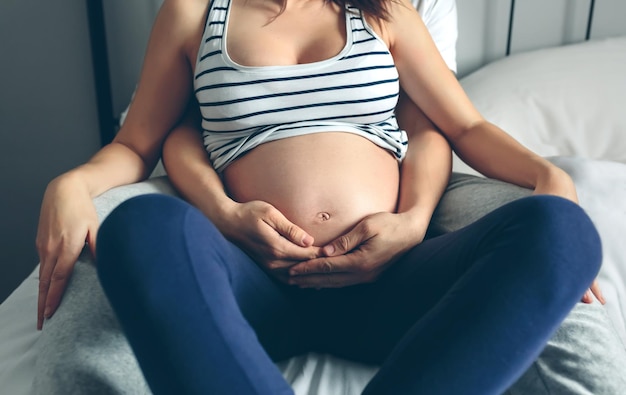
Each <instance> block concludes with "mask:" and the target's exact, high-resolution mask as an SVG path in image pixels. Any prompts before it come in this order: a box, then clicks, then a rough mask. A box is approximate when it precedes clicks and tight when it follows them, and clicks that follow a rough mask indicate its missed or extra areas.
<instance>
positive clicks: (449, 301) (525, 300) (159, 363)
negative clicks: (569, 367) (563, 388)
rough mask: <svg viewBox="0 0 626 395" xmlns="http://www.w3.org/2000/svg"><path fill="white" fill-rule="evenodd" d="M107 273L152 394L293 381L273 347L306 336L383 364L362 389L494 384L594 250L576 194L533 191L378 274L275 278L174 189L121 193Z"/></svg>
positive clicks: (591, 263)
mask: <svg viewBox="0 0 626 395" xmlns="http://www.w3.org/2000/svg"><path fill="white" fill-rule="evenodd" d="M97 245H98V256H97V262H98V273H99V276H100V280H101V282H102V285H103V287H104V290H105V292H106V295H107V297H108V298H109V300H110V302H111V304H112V306H113V308H114V310H115V312H116V314H117V316H118V318H119V320H120V322H121V325H122V327H123V329H124V331H125V333H126V335H127V337H128V339H129V342H130V344H131V346H132V348H133V350H134V352H135V354H136V356H137V359H138V361H139V364H140V366H141V368H142V370H143V372H144V375H145V376H146V379H147V381H148V383H149V385H150V387H151V389H152V391H153V392H154V393H155V394H174V393H181V394H182V393H184V394H211V395H221V394H224V395H232V394H237V395H246V394H266V395H282V394H293V390H292V389H291V388H290V387H289V385H288V384H287V382H286V381H285V380H284V379H283V377H282V375H281V372H280V371H279V370H278V369H277V367H276V365H275V364H274V361H278V360H282V359H285V358H288V357H291V356H294V355H298V354H301V353H304V352H307V351H316V352H324V353H331V354H334V355H336V356H339V357H342V358H348V359H352V360H356V361H361V362H365V363H375V364H379V365H381V368H380V370H379V372H378V373H377V374H376V375H375V376H374V378H373V379H372V380H371V382H370V383H369V384H368V385H367V387H366V388H365V390H364V392H363V393H364V394H367V395H372V394H428V395H436V394H465V395H472V394H477V395H478V394H479V395H489V394H501V393H502V392H504V391H505V390H506V389H507V388H508V387H509V386H510V385H511V384H513V383H514V381H515V380H516V379H517V378H518V377H519V376H520V375H521V374H522V373H523V372H524V371H525V370H526V369H527V368H528V367H529V366H530V364H531V363H532V362H533V360H534V359H535V358H536V357H537V356H538V355H539V353H540V352H541V350H542V348H543V347H544V345H545V343H546V342H547V341H548V339H549V337H550V336H551V334H552V333H553V332H554V331H555V330H556V328H557V327H558V326H559V324H560V323H561V321H562V320H563V319H564V318H565V316H566V315H567V314H568V312H569V311H570V309H571V308H572V307H573V306H574V305H575V304H576V302H578V301H579V300H580V298H581V297H582V295H583V293H584V292H585V290H586V289H587V287H588V286H589V285H590V284H591V282H592V281H593V279H594V278H595V276H596V275H597V273H598V271H599V267H600V261H601V248H600V240H599V237H598V234H597V232H596V230H595V228H594V226H593V224H592V223H591V221H590V219H589V218H588V217H587V215H586V214H585V213H584V212H583V210H582V209H580V208H579V207H578V206H577V205H575V204H573V203H571V202H569V201H566V200H564V199H561V198H557V197H550V196H533V197H527V198H522V199H520V200H517V201H515V202H512V203H509V204H507V205H505V206H503V207H501V208H499V209H497V210H495V211H494V212H492V213H490V214H488V215H487V216H485V217H483V218H482V219H480V220H478V221H477V222H475V223H473V224H471V225H469V226H467V227H465V228H463V229H460V230H458V231H455V232H452V233H448V234H445V235H442V236H437V237H433V238H430V239H427V240H426V241H424V242H423V243H421V244H420V245H418V246H416V247H414V248H413V249H412V250H411V251H409V252H408V253H407V254H406V255H405V256H404V257H403V258H402V259H401V260H399V261H398V262H396V263H395V264H393V265H392V266H391V267H390V268H389V269H388V270H387V271H386V272H385V273H384V274H383V275H382V276H381V277H380V278H379V280H377V281H376V282H374V283H371V284H364V285H357V286H351V287H345V288H341V289H323V290H319V291H317V290H301V289H299V288H297V287H293V286H288V285H284V284H281V283H279V282H277V281H275V280H274V279H272V278H271V277H270V276H268V275H267V274H266V273H265V272H264V271H262V270H261V269H260V268H259V267H258V266H257V265H256V264H255V262H254V261H253V260H251V259H250V258H249V257H248V256H247V255H246V254H245V253H244V252H242V250H240V249H239V248H238V247H237V246H235V245H234V244H232V243H230V242H229V241H227V240H226V239H225V238H224V237H223V236H222V235H221V234H220V232H219V231H218V230H217V229H216V228H215V227H214V226H213V224H212V223H211V222H210V221H209V220H207V218H206V217H205V216H204V215H203V214H202V213H201V212H199V211H198V210H196V209H195V208H194V207H192V206H190V205H189V204H187V203H185V202H183V201H182V200H180V199H178V198H173V197H167V196H162V195H146V196H140V197H136V198H133V199H131V200H129V201H126V202H125V203H123V204H122V205H120V206H119V207H118V208H117V209H116V210H114V212H113V213H112V214H111V215H110V216H109V217H108V218H107V219H106V220H105V221H104V223H103V224H102V226H101V228H100V232H99V235H98V244H97Z"/></svg>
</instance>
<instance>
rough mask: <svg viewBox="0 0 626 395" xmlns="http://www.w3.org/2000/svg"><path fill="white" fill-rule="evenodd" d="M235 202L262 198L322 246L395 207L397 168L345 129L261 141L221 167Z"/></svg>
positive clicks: (382, 153) (386, 156)
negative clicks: (266, 141) (230, 162)
mask: <svg viewBox="0 0 626 395" xmlns="http://www.w3.org/2000/svg"><path fill="white" fill-rule="evenodd" d="M224 183H225V185H226V188H227V190H228V192H229V194H230V195H231V197H232V198H233V199H235V200H236V201H239V202H247V201H252V200H262V201H265V202H268V203H270V204H272V205H273V206H274V207H276V208H277V209H278V210H280V211H281V212H282V213H283V214H284V215H285V216H286V217H287V218H288V219H289V220H290V221H291V222H293V223H295V224H296V225H298V226H300V227H301V228H303V229H304V230H305V231H306V232H308V233H309V234H310V235H311V236H313V237H314V239H315V242H314V244H315V245H317V246H322V245H324V244H326V243H327V242H329V241H331V240H333V239H334V238H336V237H337V236H339V235H341V234H343V233H345V232H347V231H348V230H350V229H351V228H352V227H353V226H354V225H356V224H357V223H358V222H359V221H360V220H361V219H363V218H364V217H366V216H368V215H370V214H373V213H377V212H382V211H386V212H393V211H395V208H396V204H397V200H398V186H399V168H398V162H397V160H396V159H395V158H394V157H393V156H392V155H391V154H390V153H389V152H387V151H386V150H384V149H382V148H380V147H378V146H377V145H375V144H373V143H372V142H370V141H368V140H367V139H365V138H363V137H360V136H358V135H354V134H350V133H316V134H309V135H304V136H298V137H291V138H287V139H283V140H278V141H273V142H269V143H265V144H262V145H260V146H258V147H256V148H255V149H253V150H252V151H251V152H249V153H247V154H246V155H245V156H243V157H241V158H239V159H238V160H237V161H235V162H234V163H232V164H231V165H230V166H228V167H227V168H226V170H225V171H224Z"/></svg>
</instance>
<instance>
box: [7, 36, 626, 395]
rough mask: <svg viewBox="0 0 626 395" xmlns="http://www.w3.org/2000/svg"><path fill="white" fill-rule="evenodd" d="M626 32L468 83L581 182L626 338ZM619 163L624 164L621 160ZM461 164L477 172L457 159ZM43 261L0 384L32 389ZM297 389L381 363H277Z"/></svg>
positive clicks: (478, 100) (15, 300)
mask: <svg viewBox="0 0 626 395" xmlns="http://www.w3.org/2000/svg"><path fill="white" fill-rule="evenodd" d="M625 71H626V37H622V38H616V39H611V40H605V41H602V42H590V43H586V44H581V45H575V46H570V47H561V48H555V49H546V50H540V51H537V52H533V53H529V54H522V55H517V56H514V57H511V58H508V59H505V60H503V61H500V62H496V63H494V64H491V65H488V66H487V67H485V68H483V69H481V70H479V71H478V72H477V73H474V74H472V75H470V76H468V77H466V78H465V79H464V80H463V81H462V83H463V85H464V87H465V89H466V90H467V92H468V94H469V96H470V98H471V99H472V100H473V101H474V103H475V104H476V106H477V107H478V109H479V110H480V111H481V112H482V113H483V114H484V115H485V117H486V118H487V119H490V120H492V121H494V122H495V123H496V124H498V125H500V126H502V127H503V128H504V129H505V130H507V131H509V132H510V133H511V134H512V135H513V136H514V137H516V138H517V139H518V140H520V141H522V142H523V143H524V144H525V145H527V146H528V147H530V148H531V149H533V150H535V151H536V152H538V153H539V154H541V155H544V156H551V155H575V156H579V157H586V158H595V159H602V160H589V159H583V158H561V159H558V160H557V163H559V164H560V165H561V166H562V167H563V168H565V169H566V170H567V171H568V172H569V173H570V174H571V175H572V176H573V178H574V180H575V181H576V184H577V187H578V191H579V195H580V201H581V205H582V206H583V207H584V208H585V209H586V210H587V211H588V212H589V214H590V216H591V217H592V219H593V220H594V222H595V223H596V225H597V227H598V229H599V231H600V233H601V236H602V238H603V251H604V264H603V267H602V270H601V273H600V282H601V285H602V287H603V291H604V294H605V295H606V297H607V299H608V301H609V302H608V304H607V307H608V310H609V314H610V316H611V318H612V320H613V322H614V323H615V324H616V327H617V329H618V331H619V332H620V335H621V336H622V338H623V339H624V340H625V341H626V285H625V284H626V251H625V248H624V243H623V235H624V234H626V203H625V202H626V111H625V110H626V73H625ZM619 162H622V163H619ZM455 170H456V171H461V172H467V173H473V171H472V170H471V169H469V168H467V166H465V165H464V164H463V163H462V162H460V161H459V160H458V159H455ZM36 295H37V269H35V270H34V271H33V273H32V274H31V275H30V276H29V277H28V278H27V279H25V280H24V282H23V283H22V284H21V285H20V286H19V287H18V288H17V289H16V290H15V291H14V292H13V293H12V294H11V295H10V296H9V298H8V299H7V300H6V301H5V302H4V303H3V304H2V305H0V389H1V390H0V391H2V393H6V394H12V395H22V394H24V395H25V394H29V393H30V388H31V382H32V378H33V372H34V364H35V357H36V356H35V352H34V345H35V343H36V342H37V338H38V332H37V331H36V329H35V311H36V301H37V299H36ZM280 366H281V369H282V370H283V372H284V375H285V377H286V378H287V379H288V380H289V381H290V382H291V383H292V384H293V386H294V389H295V391H296V393H297V394H298V395H305V394H306V395H323V394H328V395H334V394H345V395H351V394H358V393H360V391H361V389H362V388H363V387H364V385H365V383H366V382H367V381H368V380H369V378H370V377H371V376H372V375H373V374H374V373H375V371H376V368H375V367H371V366H363V365H358V364H353V363H349V362H346V361H342V360H339V359H336V358H333V357H329V356H325V355H315V354H310V355H306V356H302V357H299V358H294V359H292V360H290V361H288V362H285V363H283V364H281V365H280Z"/></svg>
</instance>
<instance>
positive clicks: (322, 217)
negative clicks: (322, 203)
mask: <svg viewBox="0 0 626 395" xmlns="http://www.w3.org/2000/svg"><path fill="white" fill-rule="evenodd" d="M315 218H316V219H317V220H318V221H320V222H326V221H328V220H329V219H330V214H329V213H327V212H326V211H320V212H319V213H317V215H316V217H315Z"/></svg>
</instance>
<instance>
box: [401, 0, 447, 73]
mask: <svg viewBox="0 0 626 395" xmlns="http://www.w3.org/2000/svg"><path fill="white" fill-rule="evenodd" d="M412 2H413V6H415V8H416V9H417V11H418V12H419V13H420V15H421V16H422V20H423V21H424V24H425V25H426V27H427V28H428V31H429V32H430V35H431V36H432V38H433V40H434V41H435V45H437V48H438V49H439V52H440V53H441V56H442V57H443V60H444V61H445V62H446V64H447V65H448V67H449V68H450V70H452V71H453V72H455V73H456V40H457V37H458V26H457V14H456V1H455V0H412Z"/></svg>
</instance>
